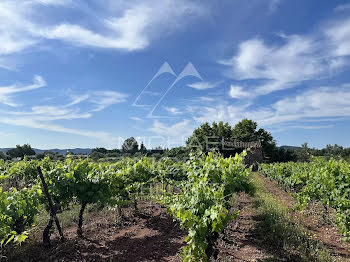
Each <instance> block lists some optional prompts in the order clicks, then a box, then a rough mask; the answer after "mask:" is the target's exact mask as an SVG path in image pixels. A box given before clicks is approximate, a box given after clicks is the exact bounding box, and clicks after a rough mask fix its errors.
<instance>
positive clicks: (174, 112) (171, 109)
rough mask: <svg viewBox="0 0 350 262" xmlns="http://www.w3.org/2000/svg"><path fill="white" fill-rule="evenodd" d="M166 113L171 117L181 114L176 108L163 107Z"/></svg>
mask: <svg viewBox="0 0 350 262" xmlns="http://www.w3.org/2000/svg"><path fill="white" fill-rule="evenodd" d="M163 108H164V109H165V110H166V111H167V112H168V113H170V114H172V115H181V114H182V112H181V111H180V110H179V109H178V108H176V107H167V106H164V107H163Z"/></svg>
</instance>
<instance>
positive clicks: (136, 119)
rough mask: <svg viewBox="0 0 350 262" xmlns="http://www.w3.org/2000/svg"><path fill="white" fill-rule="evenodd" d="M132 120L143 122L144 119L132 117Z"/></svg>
mask: <svg viewBox="0 0 350 262" xmlns="http://www.w3.org/2000/svg"><path fill="white" fill-rule="evenodd" d="M130 119H131V120H134V121H140V122H141V121H143V119H142V118H140V117H137V116H132V117H130Z"/></svg>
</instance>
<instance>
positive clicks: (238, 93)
mask: <svg viewBox="0 0 350 262" xmlns="http://www.w3.org/2000/svg"><path fill="white" fill-rule="evenodd" d="M229 95H230V97H232V98H248V97H249V96H250V93H248V92H246V91H243V87H242V86H237V85H231V87H230V91H229Z"/></svg>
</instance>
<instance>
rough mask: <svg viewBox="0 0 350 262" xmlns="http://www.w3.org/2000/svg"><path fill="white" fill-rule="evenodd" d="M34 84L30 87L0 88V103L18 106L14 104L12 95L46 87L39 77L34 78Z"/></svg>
mask: <svg viewBox="0 0 350 262" xmlns="http://www.w3.org/2000/svg"><path fill="white" fill-rule="evenodd" d="M33 81H34V82H33V83H32V84H30V85H23V84H13V85H10V86H1V87H0V103H2V104H5V105H8V106H18V105H19V104H17V103H16V102H14V101H13V97H12V96H13V94H15V93H21V92H26V91H30V90H34V89H38V88H41V87H45V86H46V82H45V80H44V79H43V78H42V77H41V76H38V75H37V76H34V80H33Z"/></svg>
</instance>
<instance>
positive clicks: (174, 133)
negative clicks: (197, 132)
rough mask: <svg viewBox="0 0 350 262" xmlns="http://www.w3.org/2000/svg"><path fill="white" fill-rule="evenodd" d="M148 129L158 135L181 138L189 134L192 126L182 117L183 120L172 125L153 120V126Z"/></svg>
mask: <svg viewBox="0 0 350 262" xmlns="http://www.w3.org/2000/svg"><path fill="white" fill-rule="evenodd" d="M150 131H153V132H155V133H156V134H158V135H162V136H167V137H170V138H173V139H180V140H181V139H184V138H185V137H188V136H189V135H191V133H192V131H193V126H191V124H190V121H189V120H187V119H184V120H183V121H181V122H178V123H175V124H173V125H167V124H165V123H162V122H160V121H158V120H155V121H154V122H153V126H152V127H151V128H150Z"/></svg>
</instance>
